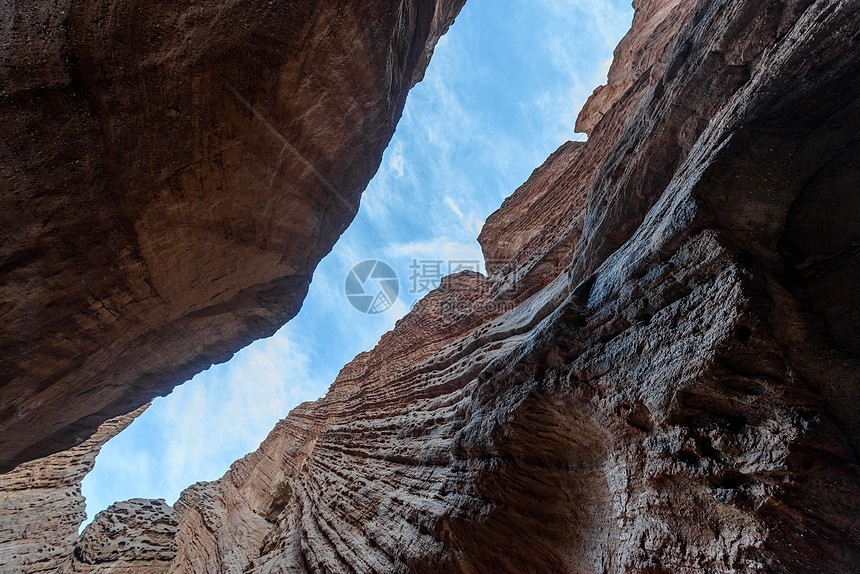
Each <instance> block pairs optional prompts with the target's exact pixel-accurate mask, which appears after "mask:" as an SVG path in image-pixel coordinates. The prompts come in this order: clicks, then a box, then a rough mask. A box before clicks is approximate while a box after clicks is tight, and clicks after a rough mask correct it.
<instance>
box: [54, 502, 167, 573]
mask: <svg viewBox="0 0 860 574" xmlns="http://www.w3.org/2000/svg"><path fill="white" fill-rule="evenodd" d="M178 529H179V523H178V522H177V521H176V517H175V516H174V513H173V508H171V507H170V506H169V505H168V504H165V502H164V500H149V499H143V498H135V499H132V500H127V501H125V502H117V503H116V504H113V505H111V506H110V508H108V509H107V510H103V511H102V512H99V513H98V515H97V516H96V517H95V520H93V522H91V523H90V524H89V525H88V526H87V527H86V529H84V531H83V533H82V534H81V538H80V540H78V542H77V544H75V551H74V554H73V555H72V557H71V558H70V559H69V561H68V562H67V563H66V565H65V567H64V569H63V572H65V573H67V574H72V573H74V574H84V573H86V574H97V573H99V572H104V573H108V572H110V573H112V574H136V573H145V574H161V573H162V572H167V570H168V568H169V567H170V562H171V561H172V560H173V558H174V557H175V556H176V540H175V536H176V531H177V530H178Z"/></svg>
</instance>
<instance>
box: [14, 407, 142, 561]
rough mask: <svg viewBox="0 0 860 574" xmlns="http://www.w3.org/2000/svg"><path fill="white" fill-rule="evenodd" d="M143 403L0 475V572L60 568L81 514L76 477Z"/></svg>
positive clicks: (83, 512)
mask: <svg viewBox="0 0 860 574" xmlns="http://www.w3.org/2000/svg"><path fill="white" fill-rule="evenodd" d="M147 406H148V405H145V406H143V407H141V408H139V409H138V410H136V411H134V412H133V413H130V414H128V415H123V416H121V417H117V418H116V419H113V420H110V421H108V422H106V423H104V424H103V425H102V426H101V427H99V429H98V431H96V433H95V434H93V436H91V437H90V438H89V439H88V440H86V441H84V442H82V443H81V444H79V445H78V446H76V447H73V448H70V449H68V450H66V451H63V452H60V453H57V454H54V455H51V456H47V457H45V458H42V459H38V460H34V461H30V462H26V463H24V464H21V465H19V466H18V468H16V469H15V470H14V471H12V472H7V473H6V474H2V475H0V572H3V573H9V574H12V573H21V572H33V573H35V572H51V573H54V572H58V571H59V570H60V568H61V567H62V564H64V563H65V562H66V561H67V560H68V558H69V556H70V555H71V554H72V552H73V549H74V546H75V543H76V542H77V539H78V527H80V525H81V523H82V522H83V521H84V519H85V518H86V516H87V513H86V510H85V507H84V497H83V495H81V481H82V480H83V479H84V477H85V476H86V475H87V473H88V472H90V471H91V470H92V469H93V465H94V464H95V461H96V455H97V454H98V453H99V451H100V450H101V448H102V446H103V445H104V444H105V443H106V442H107V441H109V440H110V439H112V438H113V437H115V436H116V435H117V434H119V433H120V432H121V431H122V430H124V429H125V428H126V427H127V426H128V425H130V424H131V423H132V422H133V421H134V419H136V418H137V417H138V416H139V415H140V414H141V413H142V412H143V411H144V410H146V407H147Z"/></svg>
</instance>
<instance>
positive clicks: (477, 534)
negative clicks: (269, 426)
mask: <svg viewBox="0 0 860 574" xmlns="http://www.w3.org/2000/svg"><path fill="white" fill-rule="evenodd" d="M636 9H637V15H636V17H635V19H634V26H633V28H632V29H631V32H630V33H629V34H628V36H627V37H626V38H625V40H624V41H623V42H622V44H621V46H620V48H619V50H618V51H616V61H615V63H614V64H613V68H612V72H611V74H610V81H609V84H608V86H607V87H605V88H602V89H599V90H598V91H597V92H596V93H595V95H594V96H593V97H592V99H591V100H590V101H589V103H588V104H587V105H586V107H585V109H584V110H583V114H582V115H581V116H580V122H581V123H582V122H584V124H583V125H584V129H587V130H589V133H590V137H589V139H588V141H587V142H585V143H569V144H566V145H564V146H562V148H561V149H559V150H558V151H557V152H556V153H555V154H553V156H552V157H551V158H549V159H548V160H547V162H546V163H545V164H544V165H543V166H542V167H540V168H539V169H537V170H536V171H535V172H534V174H533V175H532V177H531V178H530V179H529V181H528V182H526V183H525V184H524V186H523V187H522V188H520V189H519V190H517V191H516V192H515V193H514V194H513V196H512V197H511V198H509V199H508V200H507V201H506V202H505V204H504V205H503V206H502V208H501V209H500V210H499V212H497V213H496V214H494V215H493V216H491V217H490V218H488V221H487V224H486V226H485V228H484V230H483V231H482V233H481V241H482V244H483V246H484V252H485V255H486V256H487V258H488V261H489V264H488V270H489V271H490V273H491V274H490V276H489V277H483V276H480V275H478V274H474V273H470V272H463V273H461V274H458V275H455V276H452V277H449V278H447V280H446V281H445V282H444V283H443V285H442V287H441V288H440V289H439V290H437V291H435V292H433V293H431V294H429V295H428V296H427V297H425V298H424V299H423V300H422V301H421V302H420V303H419V304H418V305H417V306H416V307H415V309H413V311H412V312H410V313H409V314H408V315H407V316H406V317H404V319H402V320H401V321H399V322H398V324H397V326H396V327H395V329H394V330H393V331H392V332H391V333H389V334H387V335H385V336H384V337H383V338H382V339H381V341H380V343H379V344H378V345H377V347H376V348H375V349H373V350H372V351H371V352H368V353H362V354H361V355H359V356H358V357H356V359H355V360H354V361H353V362H351V363H350V364H349V365H347V366H346V367H344V369H343V370H342V371H341V373H340V374H339V376H338V377H337V379H336V381H335V382H334V384H333V385H332V387H331V389H330V390H329V392H328V394H327V395H326V396H325V397H324V398H322V399H320V400H319V401H316V402H314V403H307V404H303V405H301V406H299V407H298V408H296V409H295V410H294V411H293V412H291V413H290V414H289V416H287V417H286V418H285V419H283V420H282V421H281V422H279V423H278V425H277V426H276V427H275V429H274V430H273V431H272V432H271V434H270V435H269V437H268V438H267V439H266V440H265V441H264V442H263V444H262V445H261V446H260V448H259V449H258V450H257V451H255V452H254V453H251V454H249V455H248V456H246V457H245V458H243V459H241V460H239V461H237V462H236V463H234V464H233V466H232V467H231V469H230V470H229V471H228V472H227V473H226V474H225V476H224V477H222V478H221V479H219V480H218V481H214V482H211V483H200V484H196V485H194V486H192V487H190V488H189V489H187V490H186V491H185V492H184V493H183V494H182V496H181V497H180V500H179V501H178V502H177V504H176V505H175V512H176V519H177V520H178V523H179V528H178V531H177V533H176V536H175V538H174V539H173V540H172V541H171V542H169V543H168V542H167V541H165V547H166V545H167V544H170V545H173V544H175V552H176V555H175V557H174V558H173V559H172V561H171V562H170V565H169V567H168V571H169V572H171V573H177V574H178V573H183V574H185V573H215V572H218V573H267V574H268V573H307V572H362V573H363V572H414V573H418V572H428V573H429V572H462V573H470V574H471V573H476V572H481V573H483V572H487V573H491V572H492V573H496V572H512V573H513V572H517V573H519V572H577V573H578V572H619V573H620V572H634V573H639V574H655V573H668V572H687V573H697V574H714V573H729V572H762V573H765V572H767V573H797V572H804V573H819V572H820V573H832V572H840V573H842V572H844V573H852V572H857V571H858V570H857V564H860V468H858V462H860V461H858V453H860V409H858V406H860V405H858V398H857V397H858V393H860V388H858V387H860V332H858V329H860V321H858V316H857V314H858V309H860V300H858V299H860V292H858V290H857V289H856V285H857V281H858V280H860V254H858V248H857V246H858V245H860V225H858V224H857V222H858V221H860V201H858V198H857V195H856V182H857V181H858V179H860V172H858V164H857V158H858V157H860V138H858V135H857V134H860V57H858V55H857V54H856V50H855V48H854V46H855V45H857V42H858V41H860V0H790V1H777V0H771V1H766V0H698V1H690V2H684V1H672V0H639V1H638V2H637V3H636ZM142 518H143V515H141V519H142ZM135 528H139V529H145V528H146V525H145V523H144V521H143V520H141V521H138V522H136V523H135ZM171 548H172V546H171ZM161 566H163V564H162V565H159V568H160V567H161Z"/></svg>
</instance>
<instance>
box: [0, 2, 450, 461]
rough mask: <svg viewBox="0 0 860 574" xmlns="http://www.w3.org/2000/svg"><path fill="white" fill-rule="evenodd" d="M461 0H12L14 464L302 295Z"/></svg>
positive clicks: (9, 200)
mask: <svg viewBox="0 0 860 574" xmlns="http://www.w3.org/2000/svg"><path fill="white" fill-rule="evenodd" d="M463 1H464V0H402V1H394V0H388V1H386V0H374V1H369V2H351V3H350V2H335V1H324V2H306V1H289V2H267V1H258V0H252V1H245V0H241V1H240V0H225V1H223V2H222V1H219V2H191V3H189V2H177V1H168V2H158V3H152V2H142V1H136V0H128V1H126V0H123V1H120V0H84V1H79V2H72V1H70V0H51V1H47V2H36V3H33V2H29V3H27V2H4V3H2V4H0V23H2V24H0V38H2V42H0V133H2V137H0V202H2V203H0V207H2V209H0V226H2V228H3V229H4V236H3V239H2V241H0V316H2V319H3V320H2V322H0V349H2V354H0V472H5V471H7V470H10V469H12V468H14V467H15V466H16V465H17V464H20V463H21V462H24V461H27V460H33V459H36V458H40V457H43V456H45V455H48V454H51V453H54V452H57V451H59V450H62V449H65V448H69V447H71V446H74V445H75V444H76V441H77V439H83V438H86V437H88V436H89V435H90V434H92V433H93V432H94V431H95V430H96V428H98V426H99V425H100V424H101V423H102V422H104V421H105V420H107V419H109V418H112V417H114V416H117V415H121V414H125V413H128V412H130V411H132V410H134V409H136V408H137V407H139V406H140V405H142V404H144V403H147V402H148V401H149V400H150V399H152V398H153V397H155V396H157V395H163V394H166V393H167V392H169V391H170V390H171V389H172V388H173V387H174V386H175V385H177V384H179V383H182V382H183V381H185V380H187V379H189V378H191V377H192V376H193V375H194V374H196V373H198V372H200V371H201V370H203V369H206V368H208V367H209V366H210V365H212V364H213V363H217V362H221V361H225V360H227V359H229V358H230V357H231V356H232V354H233V353H234V352H235V351H237V350H238V349H240V348H241V347H243V346H244V345H246V344H248V343H250V342H251V341H253V340H255V339H258V338H261V337H265V336H269V335H271V334H272V333H274V332H275V331H276V330H277V329H278V328H279V327H280V326H281V325H283V324H284V323H285V322H286V321H287V320H289V319H290V318H291V317H293V316H294V315H295V314H296V313H297V312H298V310H299V308H300V306H301V303H302V300H303V299H304V296H305V294H306V292H307V288H308V284H309V282H310V280H311V276H312V274H313V271H314V268H315V267H316V265H317V263H318V262H319V261H320V259H321V258H322V257H323V256H324V255H325V254H326V253H328V252H329V251H330V250H331V248H332V246H333V245H334V242H335V241H336V240H337V238H338V237H339V236H340V234H341V233H342V232H343V231H344V229H346V227H347V226H348V225H349V223H350V222H351V221H352V219H353V217H354V214H355V212H356V209H357V207H358V202H359V197H360V194H361V192H362V190H363V189H364V187H365V186H366V185H367V183H368V181H369V180H370V178H371V177H372V175H373V174H374V173H375V171H376V169H377V168H378V166H379V163H380V161H381V158H382V153H383V150H384V149H385V147H386V145H387V144H388V141H389V140H390V138H391V136H392V134H393V133H394V128H395V125H396V123H397V121H398V119H399V117H400V114H401V112H402V109H403V105H404V101H405V98H406V94H407V92H408V90H409V88H410V87H411V86H412V85H413V84H414V83H415V82H416V81H418V80H420V78H421V77H423V74H424V68H425V67H426V66H427V64H428V62H429V59H430V56H431V54H432V51H433V47H434V46H435V44H436V42H437V41H438V39H439V37H440V36H441V35H442V34H444V32H445V31H446V30H447V28H448V26H449V25H450V24H451V22H452V21H453V19H454V17H455V16H456V14H457V13H458V12H459V10H460V8H461V6H462V4H463ZM320 174H322V176H321V175H320Z"/></svg>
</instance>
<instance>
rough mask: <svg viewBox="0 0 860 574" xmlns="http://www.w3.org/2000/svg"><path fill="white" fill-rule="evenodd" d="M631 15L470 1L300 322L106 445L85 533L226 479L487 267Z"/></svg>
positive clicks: (609, 8)
mask: <svg viewBox="0 0 860 574" xmlns="http://www.w3.org/2000/svg"><path fill="white" fill-rule="evenodd" d="M632 16H633V11H632V9H631V7H630V0H468V1H467V2H466V6H465V8H464V9H463V11H462V13H461V14H460V16H459V18H458V19H457V21H456V23H455V24H454V26H452V28H451V30H450V31H449V32H448V34H447V35H446V36H445V37H443V38H442V40H441V41H440V42H439V45H438V47H437V48H436V51H435V54H434V56H433V60H432V62H431V64H430V66H429V68H428V70H427V74H426V76H425V79H424V81H423V82H422V83H420V84H418V85H417V86H416V87H415V88H414V89H413V90H412V91H411V92H410V94H409V97H408V100H407V103H406V109H405V111H404V114H403V118H402V119H401V121H400V124H399V126H398V128H397V132H396V133H395V135H394V138H393V139H392V141H391V144H390V145H389V147H388V149H387V150H386V152H385V156H384V159H383V163H382V166H381V167H380V170H379V172H378V173H377V175H376V177H375V178H374V179H373V181H372V182H371V183H370V185H369V186H368V188H367V190H366V192H365V194H364V196H363V198H362V203H361V209H360V212H359V213H360V215H361V218H356V219H355V221H354V222H353V223H352V225H351V226H350V228H349V229H348V230H347V231H346V233H344V235H343V236H342V237H341V238H340V241H339V242H338V243H337V245H336V246H335V248H334V250H333V251H332V253H331V254H329V255H328V256H327V257H326V258H325V259H324V260H323V261H322V263H321V264H320V265H319V267H318V268H317V270H316V273H315V274H314V279H313V282H312V283H311V287H310V293H309V295H308V297H307V299H306V300H305V303H304V306H303V307H302V310H301V312H300V313H299V314H298V316H296V318H295V319H293V320H292V321H291V322H290V323H288V324H287V325H286V326H285V327H283V328H282V329H281V330H280V331H278V333H277V334H276V335H275V336H273V337H271V338H269V339H264V340H261V341H257V342H255V343H253V344H252V345H250V346H249V347H247V348H245V349H244V350H242V351H240V352H239V353H237V354H236V356H235V357H234V358H233V359H232V360H231V361H229V362H228V363H224V364H222V365H216V366H215V367H212V368H211V369H209V370H208V371H206V372H203V373H201V374H199V375H197V376H196V377H194V379H193V380H192V381H190V382H187V383H185V384H184V385H182V386H180V387H178V388H177V389H176V390H175V391H174V392H173V393H172V394H171V395H170V396H168V397H165V398H160V399H156V400H155V401H154V403H153V405H152V406H151V407H150V408H149V410H148V411H146V412H145V413H144V414H143V415H142V416H141V417H140V418H138V419H137V420H136V421H135V422H134V423H133V424H132V425H131V426H130V427H129V428H128V429H127V430H125V431H124V432H123V433H121V434H120V435H119V436H117V437H115V438H114V439H113V440H111V441H110V442H108V443H107V444H106V445H105V446H104V448H103V449H102V452H101V454H100V455H99V456H98V458H97V461H96V465H95V468H94V470H93V471H92V472H91V473H90V474H89V475H88V476H87V477H86V478H85V479H84V483H83V493H84V495H85V496H86V499H87V513H88V522H89V521H90V520H92V518H93V516H94V515H95V514H96V513H98V512H99V511H101V510H103V509H105V508H107V507H108V506H109V505H110V504H112V503H113V502H115V501H118V500H127V499H129V498H164V499H166V500H167V502H168V503H170V504H173V503H174V502H175V501H176V499H177V497H178V496H179V493H180V492H181V491H182V490H183V489H184V488H186V487H188V486H190V485H191V484H193V483H195V482H198V481H204V480H214V479H217V478H219V477H220V476H221V475H222V474H224V472H225V471H226V470H227V469H228V468H229V466H230V464H231V463H232V462H233V461H235V460H236V459H238V458H241V457H242V456H244V455H245V454H247V453H249V452H251V451H253V450H255V449H256V448H257V446H258V445H259V443H260V442H261V441H262V440H263V439H264V438H265V437H266V435H267V434H268V433H269V431H270V430H271V429H272V427H274V425H275V423H276V422H277V421H278V420H280V419H281V418H283V417H284V416H286V415H287V413H288V412H289V410H290V409H292V408H293V407H295V406H296V405H298V404H299V403H300V402H303V401H309V400H314V399H316V398H318V397H320V396H322V395H323V394H324V393H325V392H326V390H327V389H328V387H329V385H330V384H331V383H332V381H333V380H334V378H335V376H336V375H337V373H338V371H339V370H340V369H341V367H343V366H344V365H345V364H346V363H348V362H349V361H350V360H352V358H353V357H354V356H355V355H357V354H358V353H360V352H361V351H365V350H368V349H370V348H372V347H373V345H374V344H375V343H376V341H377V340H378V339H379V337H380V336H381V335H382V334H383V333H385V332H386V331H388V330H390V329H391V328H392V327H393V326H394V323H395V321H396V320H397V319H399V318H400V317H402V316H403V315H404V314H405V313H406V312H407V311H408V309H409V308H410V307H411V305H412V304H413V303H414V302H415V301H417V300H418V299H420V298H421V297H423V296H424V295H425V294H426V293H427V291H428V290H429V289H430V288H432V287H434V286H435V285H438V280H439V278H440V277H441V275H447V274H448V273H450V272H453V271H455V270H457V269H458V268H464V267H465V268H473V269H477V270H481V271H483V262H482V256H481V250H480V246H479V245H478V243H477V242H476V240H475V239H476V237H477V236H478V233H479V232H480V230H481V226H482V225H483V223H484V220H485V219H486V217H487V216H488V215H489V214H490V213H492V212H493V211H495V210H496V209H498V207H499V206H500V205H501V203H502V201H503V200H504V198H505V197H507V196H508V195H510V194H511V193H513V191H514V190H515V189H516V188H517V187H518V186H519V185H520V184H522V183H523V182H524V181H525V180H526V179H527V178H528V176H529V174H530V173H531V172H532V170H533V169H535V168H536V167H538V166H539V165H540V164H541V163H543V161H544V160H545V159H546V157H547V156H548V155H549V154H550V153H551V152H553V151H554V150H555V149H556V148H557V147H558V146H559V145H561V144H562V143H564V142H565V141H567V140H569V139H582V137H583V136H577V134H574V131H573V126H574V121H575V119H576V115H577V113H578V112H579V110H580V109H581V107H582V105H583V104H584V102H585V100H586V99H587V97H588V96H589V95H590V93H591V91H592V90H593V89H594V88H595V87H597V86H598V85H600V84H602V83H605V81H606V73H607V70H608V68H609V63H610V62H611V58H612V50H613V49H614V48H615V46H616V44H617V43H618V41H619V40H620V39H621V37H622V36H623V35H624V34H625V33H626V31H627V29H628V28H629V27H630V22H631V18H632ZM261 129H265V128H262V127H261ZM365 222H366V223H365ZM370 228H372V229H370ZM377 234H379V235H381V236H382V237H383V238H384V240H385V241H381V240H380V238H379V237H378V236H377ZM366 260H380V261H383V262H385V263H386V264H387V265H389V266H390V267H391V268H392V269H393V271H394V272H395V273H396V275H397V277H398V279H399V289H398V291H397V297H396V299H394V300H393V303H392V299H393V298H391V297H383V298H382V300H381V302H380V301H376V304H377V306H376V307H374V308H373V310H375V311H377V310H378V311H381V310H382V308H385V310H384V311H381V312H379V313H372V314H368V313H365V312H362V311H360V310H359V309H357V308H356V305H354V304H353V303H356V301H360V300H359V299H358V298H356V297H350V298H347V295H346V293H345V291H344V285H345V280H346V278H347V276H348V274H349V273H350V270H351V269H352V268H353V267H354V266H355V265H356V264H358V263H360V262H362V261H366ZM386 299H387V302H386ZM380 305H381V306H380ZM358 306H359V307H361V303H360V302H359V303H358ZM368 310H369V308H368Z"/></svg>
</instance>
